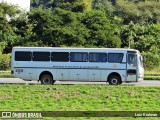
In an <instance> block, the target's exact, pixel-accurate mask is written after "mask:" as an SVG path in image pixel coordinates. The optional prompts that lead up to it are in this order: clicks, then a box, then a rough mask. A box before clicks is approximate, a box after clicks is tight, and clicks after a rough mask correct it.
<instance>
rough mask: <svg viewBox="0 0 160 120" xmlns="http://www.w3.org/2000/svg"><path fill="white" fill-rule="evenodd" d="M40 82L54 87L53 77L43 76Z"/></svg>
mask: <svg viewBox="0 0 160 120" xmlns="http://www.w3.org/2000/svg"><path fill="white" fill-rule="evenodd" d="M40 80H41V84H43V85H52V84H53V83H54V82H53V78H52V76H51V75H43V76H42V77H41V79H40Z"/></svg>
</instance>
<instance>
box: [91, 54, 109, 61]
mask: <svg viewBox="0 0 160 120" xmlns="http://www.w3.org/2000/svg"><path fill="white" fill-rule="evenodd" d="M106 61H107V54H106V53H89V62H106Z"/></svg>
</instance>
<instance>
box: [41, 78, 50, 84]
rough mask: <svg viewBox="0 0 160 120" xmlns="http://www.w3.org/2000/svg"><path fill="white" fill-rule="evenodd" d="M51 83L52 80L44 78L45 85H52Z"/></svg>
mask: <svg viewBox="0 0 160 120" xmlns="http://www.w3.org/2000/svg"><path fill="white" fill-rule="evenodd" d="M50 83H51V79H50V78H48V77H44V78H43V84H50Z"/></svg>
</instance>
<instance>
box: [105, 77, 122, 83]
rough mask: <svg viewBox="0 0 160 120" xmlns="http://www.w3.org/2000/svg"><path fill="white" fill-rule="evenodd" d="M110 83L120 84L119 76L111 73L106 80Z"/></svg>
mask: <svg viewBox="0 0 160 120" xmlns="http://www.w3.org/2000/svg"><path fill="white" fill-rule="evenodd" d="M108 82H109V84H110V85H119V84H121V81H120V78H119V77H118V76H116V75H113V76H111V77H110V78H109V80H108Z"/></svg>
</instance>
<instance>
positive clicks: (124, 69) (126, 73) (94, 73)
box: [11, 47, 144, 82]
mask: <svg viewBox="0 0 160 120" xmlns="http://www.w3.org/2000/svg"><path fill="white" fill-rule="evenodd" d="M21 51H29V52H31V54H32V58H31V59H32V60H30V61H16V60H15V53H16V52H21ZM128 51H132V52H133V53H132V54H133V55H136V56H137V63H136V64H137V65H136V66H131V65H130V64H129V63H128V56H129V55H130V53H127V52H128ZM34 52H35V53H36V52H49V54H50V56H49V57H50V59H51V57H54V56H52V53H56V52H57V53H59V52H68V53H69V54H70V56H69V61H66V62H63V61H61V62H60V61H51V60H49V61H33V57H34V56H33V53H34ZM82 52H83V53H85V54H87V55H88V61H83V62H71V53H82ZM92 53H93V56H94V53H106V54H107V58H106V59H107V61H105V62H103V61H102V62H94V61H92V62H90V61H89V59H90V56H89V55H90V54H92ZM110 54H111V55H112V54H122V55H121V56H123V57H122V60H121V62H109V60H108V58H109V55H110ZM84 57H85V55H84ZM139 57H140V53H139V52H138V51H137V50H131V49H109V48H108V49H107V48H100V49H96V48H93V49H91V48H45V47H44V48H42V47H14V48H13V49H12V61H11V69H12V71H13V73H12V76H13V77H17V78H21V79H24V80H39V79H40V75H41V73H43V72H44V71H47V72H49V73H51V74H52V76H53V79H54V80H71V81H73V80H74V81H107V80H108V76H109V75H110V74H112V73H117V74H118V75H119V76H120V79H121V81H122V82H126V81H139V80H143V77H144V69H143V66H141V61H140V59H139ZM75 59H78V58H75ZM84 60H85V59H84ZM130 73H135V74H134V75H133V74H130Z"/></svg>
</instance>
